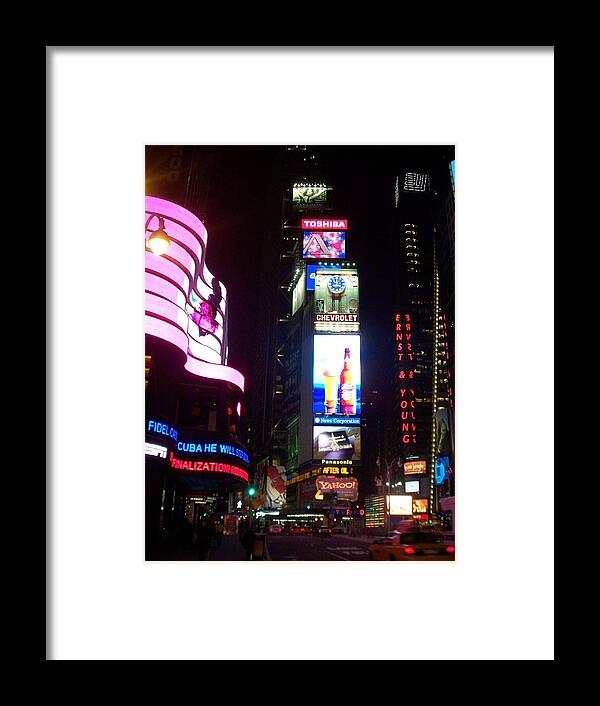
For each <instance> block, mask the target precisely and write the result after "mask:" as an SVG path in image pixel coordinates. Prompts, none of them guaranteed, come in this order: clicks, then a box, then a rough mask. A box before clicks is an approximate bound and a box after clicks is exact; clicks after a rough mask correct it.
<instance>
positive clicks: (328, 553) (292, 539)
mask: <svg viewBox="0 0 600 706" xmlns="http://www.w3.org/2000/svg"><path fill="white" fill-rule="evenodd" d="M267 546H268V552H269V556H270V558H271V561H367V560H368V558H369V556H368V549H369V544H368V543H367V542H365V541H361V540H359V539H353V538H352V537H348V536H346V535H339V534H334V535H333V536H332V537H315V536H312V535H285V534H280V535H277V534H272V535H268V536H267Z"/></svg>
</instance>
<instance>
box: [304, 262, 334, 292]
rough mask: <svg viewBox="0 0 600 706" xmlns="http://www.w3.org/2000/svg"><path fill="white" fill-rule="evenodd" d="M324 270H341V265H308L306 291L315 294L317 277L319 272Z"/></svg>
mask: <svg viewBox="0 0 600 706" xmlns="http://www.w3.org/2000/svg"><path fill="white" fill-rule="evenodd" d="M323 268H326V269H329V270H332V269H339V268H340V265H337V264H335V263H333V262H332V263H331V264H327V265H306V291H307V292H314V291H315V276H316V274H317V270H321V269H323Z"/></svg>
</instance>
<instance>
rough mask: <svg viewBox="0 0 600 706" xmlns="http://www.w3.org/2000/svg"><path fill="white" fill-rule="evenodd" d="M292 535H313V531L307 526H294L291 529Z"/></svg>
mask: <svg viewBox="0 0 600 706" xmlns="http://www.w3.org/2000/svg"><path fill="white" fill-rule="evenodd" d="M290 534H312V529H311V528H310V527H307V526H306V525H304V526H301V525H294V526H293V527H290Z"/></svg>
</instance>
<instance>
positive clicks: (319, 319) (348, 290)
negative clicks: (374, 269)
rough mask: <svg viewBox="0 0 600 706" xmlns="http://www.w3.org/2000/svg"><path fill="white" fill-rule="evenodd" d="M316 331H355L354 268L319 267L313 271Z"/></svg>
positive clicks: (356, 305) (356, 308)
mask: <svg viewBox="0 0 600 706" xmlns="http://www.w3.org/2000/svg"><path fill="white" fill-rule="evenodd" d="M314 282H315V319H314V324H315V331H320V332H323V333H357V332H358V330H359V318H358V273H357V271H356V270H355V269H351V268H347V269H342V268H339V269H335V270H333V269H331V268H322V269H319V268H318V269H317V270H316V272H315V280H314Z"/></svg>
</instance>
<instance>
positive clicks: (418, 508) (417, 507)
mask: <svg viewBox="0 0 600 706" xmlns="http://www.w3.org/2000/svg"><path fill="white" fill-rule="evenodd" d="M428 505H429V500H428V499H427V498H413V499H412V511H413V515H423V514H425V513H426V512H427V506H428Z"/></svg>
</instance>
